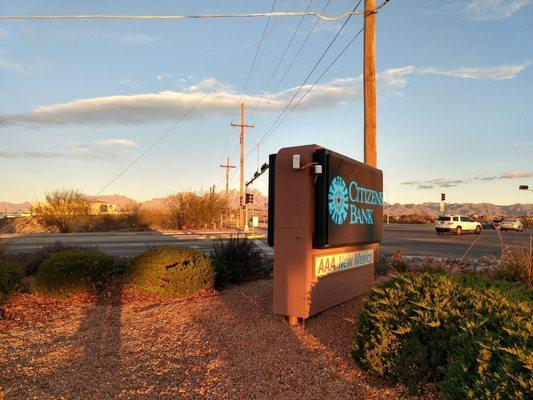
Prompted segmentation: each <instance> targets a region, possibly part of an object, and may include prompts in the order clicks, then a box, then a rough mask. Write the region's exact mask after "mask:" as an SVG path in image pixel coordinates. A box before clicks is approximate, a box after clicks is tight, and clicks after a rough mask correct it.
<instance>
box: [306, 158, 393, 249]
mask: <svg viewBox="0 0 533 400" xmlns="http://www.w3.org/2000/svg"><path fill="white" fill-rule="evenodd" d="M314 161H315V162H317V163H319V164H321V165H323V171H324V172H323V174H322V176H320V177H319V178H318V179H317V183H316V185H315V200H316V201H315V205H316V210H315V238H314V247H316V248H325V247H334V246H345V245H355V244H369V243H377V242H379V241H381V238H382V230H383V174H382V172H381V171H380V170H378V169H376V168H372V167H370V166H368V165H366V164H363V163H360V162H358V161H355V160H352V159H350V158H348V157H345V156H342V155H340V154H337V153H334V152H332V151H329V150H326V149H321V150H318V151H316V152H315V160H314Z"/></svg>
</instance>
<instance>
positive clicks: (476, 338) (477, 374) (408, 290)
mask: <svg viewBox="0 0 533 400" xmlns="http://www.w3.org/2000/svg"><path fill="white" fill-rule="evenodd" d="M532 313H533V292H532V291H531V290H528V289H526V288H524V287H521V286H520V285H516V284H511V283H507V282H503V281H489V280H486V279H482V278H480V277H476V276H473V275H448V274H443V273H405V274H400V275H397V276H396V277H395V278H394V279H392V280H390V281H388V282H385V283H384V284H382V285H379V286H378V287H376V288H375V289H373V290H372V292H371V293H370V296H369V300H368V302H367V303H366V304H365V305H364V307H363V310H362V313H361V315H360V317H359V322H358V334H357V338H356V344H355V349H354V351H353V356H354V357H355V359H356V360H357V361H358V362H359V363H360V364H361V365H363V366H364V367H366V368H367V369H369V370H370V371H371V372H373V373H374V374H376V375H378V376H382V377H386V378H389V379H390V380H393V381H397V382H401V383H403V384H405V385H407V386H408V387H410V388H411V389H415V388H416V387H417V385H419V384H422V383H435V384H437V385H438V387H439V389H440V392H441V397H442V398H443V399H450V400H451V399H502V400H503V399H524V400H525V399H528V398H531V394H532V393H531V388H532V387H533V386H532V385H533V378H532V375H531V370H532V367H533V354H532V351H533V339H532V338H533V324H532V322H531V315H532Z"/></svg>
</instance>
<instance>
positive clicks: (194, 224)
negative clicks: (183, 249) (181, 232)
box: [168, 192, 227, 229]
mask: <svg viewBox="0 0 533 400" xmlns="http://www.w3.org/2000/svg"><path fill="white" fill-rule="evenodd" d="M168 204H169V210H170V215H171V217H172V220H173V222H174V224H175V225H176V228H178V229H187V228H204V227H211V226H212V225H213V223H216V222H217V221H218V220H219V219H220V215H221V214H223V213H224V212H225V211H226V210H227V199H226V198H225V197H223V196H221V195H219V194H217V193H206V194H203V195H200V194H197V193H194V192H182V193H177V194H175V195H172V196H169V198H168Z"/></svg>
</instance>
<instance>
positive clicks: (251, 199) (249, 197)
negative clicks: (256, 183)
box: [246, 193, 254, 204]
mask: <svg viewBox="0 0 533 400" xmlns="http://www.w3.org/2000/svg"><path fill="white" fill-rule="evenodd" d="M253 202H254V195H253V193H246V204H250V203H253Z"/></svg>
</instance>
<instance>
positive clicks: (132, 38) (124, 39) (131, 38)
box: [103, 32, 155, 44]
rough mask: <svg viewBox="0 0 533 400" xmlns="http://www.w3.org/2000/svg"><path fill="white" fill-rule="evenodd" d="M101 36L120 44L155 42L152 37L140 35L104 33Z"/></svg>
mask: <svg viewBox="0 0 533 400" xmlns="http://www.w3.org/2000/svg"><path fill="white" fill-rule="evenodd" d="M103 35H104V36H107V37H109V38H110V39H111V40H113V41H115V42H117V43H122V44H149V43H153V42H155V39H154V37H152V36H150V35H145V34H142V33H122V32H106V33H104V34H103Z"/></svg>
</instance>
